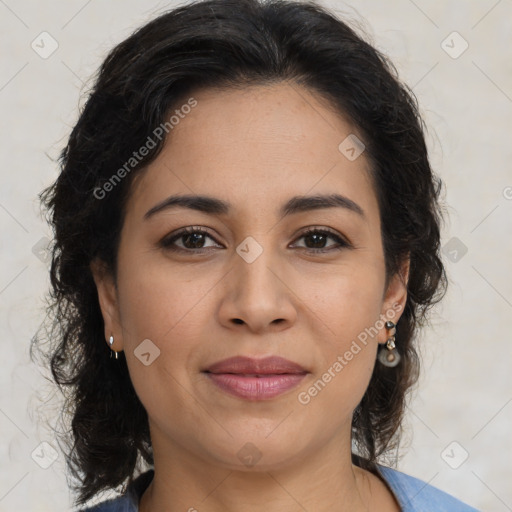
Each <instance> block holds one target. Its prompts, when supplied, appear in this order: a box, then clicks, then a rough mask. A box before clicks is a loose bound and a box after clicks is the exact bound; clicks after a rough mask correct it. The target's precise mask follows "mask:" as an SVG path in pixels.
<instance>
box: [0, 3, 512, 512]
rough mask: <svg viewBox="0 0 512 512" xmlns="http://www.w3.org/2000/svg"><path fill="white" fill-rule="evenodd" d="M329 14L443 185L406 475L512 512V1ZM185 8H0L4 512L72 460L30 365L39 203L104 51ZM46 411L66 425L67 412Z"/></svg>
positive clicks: (41, 283)
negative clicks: (405, 87) (348, 28)
mask: <svg viewBox="0 0 512 512" xmlns="http://www.w3.org/2000/svg"><path fill="white" fill-rule="evenodd" d="M322 3H323V4H324V5H327V6H330V7H332V8H333V9H335V10H336V11H337V12H338V13H339V14H340V15H344V16H345V17H347V16H348V18H349V19H353V20H355V21H356V22H357V23H359V24H360V25H361V26H362V27H364V28H365V30H366V31H367V32H368V34H369V36H370V38H371V39H372V40H373V42H374V44H375V45H376V46H377V47H378V48H380V49H382V50H383V51H384V52H385V53H387V54H388V55H389V56H391V58H392V60H393V61H394V62H395V64H396V66H397V68H398V70H399V72H400V74H401V77H402V78H403V79H404V80H405V81H407V82H408V83H409V84H410V85H411V86H412V87H413V88H414V92H415V93H416V95H417V97H418V99H419V101H420V104H421V107H422V112H423V115H424V117H425V120H426V122H427V125H428V127H429V132H428V144H429V147H430V151H431V158H432V163H433V165H434V167H435V169H436V170H437V172H438V173H439V174H440V175H441V177H442V178H443V180H444V182H445V184H446V189H447V194H446V201H447V203H448V205H449V214H450V221H449V223H448V224H447V225H446V226H445V227H444V228H443V245H445V246H446V244H449V245H448V246H447V249H446V250H445V253H446V254H445V261H446V265H447V270H448V273H449V276H450V280H451V287H450V291H449V293H448V295H447V297H446V299H445V301H444V304H443V305H442V307H438V308H437V309H436V310H435V315H434V317H433V325H432V327H431V328H430V329H429V330H428V331H426V332H425V333H424V334H423V336H422V339H421V345H422V353H423V374H422V377H421V381H420V385H419V390H418V392H417V393H416V394H415V395H414V399H413V400H412V401H411V404H410V407H409V409H408V413H407V421H406V429H407V431H408V432H413V433H408V434H407V435H406V438H405V439H404V443H403V450H402V451H403V452H404V456H403V458H402V459H401V461H400V463H399V466H398V467H399V469H401V470H403V471H405V472H408V473H410V474H412V475H414V476H417V477H419V478H422V479H423V480H425V481H427V482H430V483H431V484H432V485H435V486H437V487H440V488H441V489H444V490H447V491H449V492H450V493H452V494H453V495H455V496H457V497H459V498H461V499H463V500H464V501H466V502H467V503H469V504H471V505H473V506H475V507H477V508H480V509H482V510H485V511H496V512H502V511H506V510H512V483H511V482H512V477H511V471H510V460H511V454H512V436H511V423H512V422H511V420H512V403H511V402H512V390H511V382H512V377H511V371H510V367H511V362H512V353H511V352H512V349H511V347H512V336H511V330H510V319H511V316H512V279H511V274H512V272H511V263H512V243H511V239H512V237H511V235H512V172H511V162H512V150H511V147H512V144H511V142H512V141H511V133H510V128H511V126H512V59H511V54H510V48H511V46H512V35H511V34H512V1H511V0H500V1H496V0H478V1H477V0H473V1H464V0H447V1H436V2H433V1H425V0H416V1H412V0H396V1H393V2H382V1H379V0H354V2H351V3H350V5H349V4H347V3H344V2H341V1H329V2H327V1H325V2H322ZM175 5H177V4H176V3H171V2H168V3H166V2H158V3H156V2H151V1H147V0H146V1H143V0H130V1H126V0H124V1H121V0H111V1H109V2H106V1H101V0H89V1H85V0H72V1H66V2H64V1H63V0H61V1H53V2H50V1H40V0H38V1H36V0H22V1H15V0H0V51H1V62H0V109H1V110H0V111H1V117H2V121H1V125H0V126H1V134H0V144H1V145H2V151H1V159H2V160H1V184H2V187H1V189H0V225H1V229H2V252H1V257H2V264H1V266H0V301H1V302H0V304H1V313H0V314H1V317H0V329H1V330H0V336H1V343H2V345H1V346H2V356H3V361H2V370H1V381H0V384H1V385H0V432H1V433H2V436H1V441H0V461H1V462H0V463H1V469H0V511H10V510H30V511H34V512H35V511H52V512H56V511H57V512H59V511H66V510H70V503H71V501H70V498H71V496H70V494H69V492H68V487H67V482H66V477H65V468H64V464H63V456H62V453H60V451H59V447H58V445H57V443H56V442H55V440H54V436H53V435H52V433H51V432H50V431H48V430H46V429H44V427H43V426H41V425H40V420H39V417H38V409H37V405H38V401H37V395H36V393H39V394H40V395H41V394H42V396H47V394H48V392H49V391H50V390H51V387H48V384H46V383H45V381H44V380H43V379H42V377H40V375H39V370H38V369H37V367H36V366H35V365H33V364H32V363H31V362H30V360H29V356H28V348H29V340H30V339H31V337H32V336H33V335H34V333H35V331H36V329H37V327H38V326H39V324H40V322H41V320H42V315H43V312H44V302H43V297H44V294H45V291H46V289H47V286H48V277H47V266H46V263H45V262H44V252H43V253H42V254H43V256H41V254H39V257H36V255H35V254H34V251H33V247H34V246H36V248H37V247H38V245H37V244H39V245H40V246H42V247H43V248H44V245H45V243H46V242H45V239H44V237H49V236H50V232H49V230H48V228H47V226H46V224H45V223H44V222H43V220H42V219H41V218H40V216H39V207H38V203H37V199H36V195H37V193H38V192H39V191H40V190H41V189H42V188H43V187H44V186H46V185H48V184H49V183H50V182H51V181H53V180H54V179H55V177H56V175H57V166H56V163H55V162H54V159H55V158H56V157H57V155H58V154H59V151H60V150H61V148H62V147H63V145H64V143H65V139H66V136H67V135H68V134H69V131H70V128H71V126H72V125H73V124H74V122H75V121H76V119H77V115H78V106H79V98H80V93H81V91H85V90H86V89H87V87H86V85H87V84H90V82H87V80H88V79H89V77H91V75H92V74H93V73H94V72H95V71H96V69H97V67H98V66H99V64H100V63H101V61H102V59H103V57H104V56H105V53H106V51H107V50H108V49H110V48H111V47H113V46H114V45H115V44H116V43H118V42H120V41H121V40H122V39H124V38H125V37H126V36H128V35H129V34H130V33H131V32H132V31H133V29H134V28H135V27H137V26H139V25H141V24H142V23H143V22H145V21H147V20H149V19H150V18H152V17H153V16H154V14H156V13H157V12H160V11H161V10H163V9H165V8H166V7H172V6H175ZM43 31H47V32H48V33H49V34H51V36H52V38H54V39H55V40H56V41H57V43H58V48H57V50H56V51H55V52H54V53H53V54H52V55H50V56H49V57H48V58H46V59H43V58H42V57H41V56H40V55H39V54H38V53H36V51H34V50H33V49H32V47H31V43H32V41H35V43H34V45H36V44H38V45H39V51H40V52H42V51H48V50H49V49H50V48H51V46H50V43H51V41H50V40H49V39H48V38H47V39H45V40H44V41H43V42H44V49H43V48H42V46H43V42H41V38H43V37H47V36H40V34H41V32H43ZM453 31H457V32H458V34H460V36H461V37H462V38H463V39H461V38H460V37H459V36H457V35H450V34H452V32H453ZM443 41H445V42H444V43H443ZM464 41H467V43H468V45H469V46H468V48H467V50H466V51H464V52H463V53H462V54H461V55H460V56H458V57H457V58H453V57H454V56H456V55H457V54H458V53H460V52H461V50H462V49H463V48H464V46H465V43H464ZM449 53H451V54H452V56H450V55H449ZM84 84H86V85H84ZM454 237H455V239H453V238H454ZM41 239H42V241H41ZM464 247H466V248H467V253H465V254H464ZM36 252H37V251H36ZM57 405H58V404H57ZM44 410H45V411H46V413H47V414H48V415H49V416H50V418H54V419H55V420H56V419H57V417H58V407H56V406H55V405H53V406H51V407H50V406H49V405H48V406H46V408H45V409H44ZM454 441H455V442H456V443H457V444H451V443H452V442H454ZM41 442H46V443H48V444H49V445H51V446H53V448H55V449H56V450H57V454H58V458H57V460H56V461H55V462H54V463H53V464H51V465H50V466H49V467H48V468H47V469H43V468H42V467H40V465H38V464H37V463H36V462H35V461H34V459H35V460H38V461H39V462H40V463H43V464H44V463H45V462H46V463H47V464H49V463H51V461H52V449H51V448H49V447H48V446H47V445H43V446H42V447H41V446H39V445H40V443H41ZM34 450H35V451H34ZM32 453H34V459H33V458H32V455H31V454H32ZM466 453H467V455H468V458H467V460H464V457H465V456H466ZM463 460H464V461H463ZM462 461H463V462H462ZM451 466H453V467H456V466H459V467H458V468H457V469H453V468H452V467H451Z"/></svg>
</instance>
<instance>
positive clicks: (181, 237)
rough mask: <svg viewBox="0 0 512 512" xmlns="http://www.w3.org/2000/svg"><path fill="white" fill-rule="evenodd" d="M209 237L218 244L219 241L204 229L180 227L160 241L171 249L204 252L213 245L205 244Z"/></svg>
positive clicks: (167, 248)
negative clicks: (180, 244)
mask: <svg viewBox="0 0 512 512" xmlns="http://www.w3.org/2000/svg"><path fill="white" fill-rule="evenodd" d="M208 238H209V239H210V240H213V241H214V242H215V243H217V244H218V242H217V241H216V240H215V239H214V238H213V237H212V236H211V235H210V234H209V233H208V232H207V231H205V230H204V229H200V228H196V227H188V228H184V229H180V230H179V231H178V232H177V233H172V234H171V235H170V236H168V237H165V238H164V239H163V240H162V241H161V242H160V245H161V247H163V248H164V249H166V250H169V251H175V252H190V253H191V252H195V253H203V252H208V251H207V249H208V248H209V247H212V246H205V245H204V244H205V241H206V239H208ZM176 242H181V243H182V246H179V245H177V244H176ZM219 245H220V244H219Z"/></svg>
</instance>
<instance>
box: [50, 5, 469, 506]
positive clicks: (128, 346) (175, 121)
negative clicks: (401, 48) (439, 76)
mask: <svg viewBox="0 0 512 512" xmlns="http://www.w3.org/2000/svg"><path fill="white" fill-rule="evenodd" d="M61 161H62V171H61V174H60V176H59V177H58V179H57V181H56V182H55V183H54V184H53V185H52V186H51V187H49V188H48V189H47V190H45V191H44V192H43V193H42V200H43V203H44V204H45V206H46V207H47V208H48V209H49V210H50V211H51V215H52V218H51V220H52V223H53V227H54V230H55V247H54V252H53V263H52V269H51V280H52V286H53V292H54V309H53V311H54V315H55V320H57V322H56V323H55V326H56V327H55V328H56V331H55V332H54V333H53V336H54V339H55V340H57V345H56V346H55V347H53V349H52V352H51V354H50V356H51V367H52V370H53V373H54V377H55V379H56V382H57V383H58V384H59V385H60V386H61V387H64V386H68V389H69V392H68V403H67V405H66V407H67V409H66V410H69V411H72V415H73V417H72V434H71V436H70V437H69V439H68V442H69V445H70V447H69V455H68V464H69V468H70V471H71V473H72V475H73V476H74V477H75V478H76V479H77V480H78V482H79V483H78V485H77V487H76V489H77V490H78V498H77V500H76V503H77V504H78V505H84V504H86V502H88V501H89V500H90V499H91V498H93V497H95V496H97V495H99V493H100V492H101V491H105V490H108V489H115V488H117V487H118V486H120V485H123V484H124V488H123V493H122V495H121V496H120V497H118V498H114V499H112V500H105V501H103V502H102V503H100V504H99V505H97V506H96V507H95V508H91V509H90V510H95V511H102V512H105V511H114V510H116V511H117V510H119V511H121V510H123V511H136V510H138V511H141V512H149V511H151V512H160V511H175V510H189V511H194V510H198V511H212V512H213V511H229V510H243V511H256V510H258V511H259V510H263V509H264V510H266V511H267V512H273V511H280V512H283V511H296V510H309V511H323V510H340V511H341V510H350V511H352V512H358V511H363V510H365V511H376V510H378V511H380V512H383V511H384V512H388V511H389V512H390V511H398V510H404V511H423V510H429V511H448V510H449V511H451V512H453V511H469V510H474V509H472V508H471V507H469V506H466V505H464V504H463V503H461V502H460V501H458V500H456V499H455V498H453V497H451V496H449V495H448V494H445V493H443V492H441V491H440V490H437V489H435V488H434V487H432V486H430V485H428V484H426V483H425V482H421V481H420V480H417V479H415V478H413V477H411V476H408V475H405V474H403V473H400V472H398V471H396V470H393V469H391V468H389V467H386V466H385V465H383V464H382V461H383V456H384V455H386V454H388V453H389V452H390V451H391V450H392V449H393V448H394V447H396V446H397V443H398V441H399V436H400V425H401V420H402V416H403V411H404V407H405V400H406V394H407V391H408V390H409V389H410V388H411V386H412V385H413V384H414V383H415V382H416V380H417V375H418V367H419V364H418V359H417V353H416V350H415V347H414V340H415V338H416V334H417V330H418V328H419V327H421V325H423V324H425V323H426V320H427V312H428V310H429V308H430V306H431V305H433V304H434V303H435V302H437V301H438V300H439V299H441V297H442V296H443V294H444V292H445V289H446V277H445V272H444V268H443V265H442V262H441V260H440V258H439V241H440V234H439V223H440V218H441V216H440V206H439V203H438V198H439V192H440V188H441V182H440V180H439V179H438V178H437V177H435V175H434V174H433V172H432V170H431V168H430V165H429V161H428V156H427V150H426V146H425V141H424V136H423V131H422V121H421V118H420V116H419V114H418V110H417V105H416V100H415V98H414V96H413V94H412V93H411V92H410V91H408V89H407V87H406V86H405V85H403V84H401V83H400V81H399V80H398V78H397V77H396V72H395V71H394V68H393V66H392V65H391V64H390V63H389V62H388V61H387V60H386V59H385V58H384V57H383V56H382V55H381V54H380V53H379V52H378V51H377V50H375V49H374V48H373V47H372V46H370V45H368V44H367V43H366V42H364V41H363V40H362V39H361V38H360V37H359V36H358V35H356V33H355V32H354V31H353V30H352V29H351V28H349V27H348V26H347V25H346V24H345V23H343V22H342V21H340V20H338V19H336V18H335V17H334V16H333V15H332V14H330V13H328V12H327V11H326V10H325V9H323V8H321V7H319V6H317V5H315V4H313V3H305V2H295V3H294V2H284V1H272V2H267V3H260V2H258V1H257V0H243V1H240V0H236V1H225V0H209V1H206V2H196V3H192V4H189V5H186V6H182V7H180V8H177V9H175V10H173V11H171V12H169V13H166V14H164V15H162V16H160V17H158V18H157V19H155V20H153V21H152V22H150V23H148V24H147V25H145V26H144V27H142V28H141V29H140V30H138V31H137V32H136V33H135V34H133V35H132V36H131V37H129V38H128V39H127V40H125V41H124V42H122V43H121V44H119V45H118V46H117V47H116V48H115V49H114V50H113V51H112V52H111V53H110V54H109V56H108V57H107V58H106V60H105V62H104V63H103V65H102V67H101V69H100V73H99V76H98V78H97V81H96V84H95V87H94V89H93V91H92V93H91V95H90V98H89V99H88V101H87V104H86V106H85V108H84V109H83V111H82V113H81V115H80V118H79V120H78V122H77V124H76V126H75V127H74V129H73V131H72V133H71V136H70V138H69V142H68V144H67V147H66V148H65V150H64V151H63V154H62V159H61ZM113 354H114V357H112V356H113ZM379 461H380V462H379Z"/></svg>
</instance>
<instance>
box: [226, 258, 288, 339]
mask: <svg viewBox="0 0 512 512" xmlns="http://www.w3.org/2000/svg"><path fill="white" fill-rule="evenodd" d="M290 281H291V276H290V274H289V272H288V273H287V272H286V266H285V264H284V263H279V262H278V261H277V258H276V257H273V255H272V254H271V251H270V250H269V249H264V250H263V252H262V253H261V254H260V255H259V256H258V257H257V258H256V260H254V261H253V262H252V263H248V262H247V261H245V260H244V259H243V258H242V257H240V256H239V255H238V254H236V255H235V256H234V263H233V268H232V269H231V271H230V272H229V273H228V274H227V276H226V277H225V282H224V288H223V296H222V299H221V304H220V308H219V317H220V322H221V323H222V325H224V326H227V327H229V328H231V329H232V328H233V327H234V326H237V328H239V329H248V330H250V331H251V332H254V333H261V332H264V331H267V330H271V331H272V332H276V331H280V330H284V329H287V328H289V327H290V326H291V325H293V323H294V322H295V319H296V317H297V310H296V308H295V306H294V300H295V295H294V293H293V291H292V290H293V283H292V282H290Z"/></svg>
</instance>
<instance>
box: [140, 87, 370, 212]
mask: <svg viewBox="0 0 512 512" xmlns="http://www.w3.org/2000/svg"><path fill="white" fill-rule="evenodd" d="M192 96H193V98H194V99H195V100H196V102H197V105H196V106H195V107H194V108H193V109H192V110H190V112H189V113H188V114H186V115H182V116H180V120H179V122H178V123H177V124H176V125H175V126H174V127H173V129H172V130H171V131H170V133H169V136H168V137H167V140H166V142H165V144H164V147H163V149H162V151H161V153H160V154H159V155H158V157H157V158H156V159H155V160H154V161H153V162H152V163H151V164H150V165H149V166H148V168H147V169H146V170H145V171H144V172H143V173H142V174H141V175H140V177H138V179H137V180H135V181H134V184H133V191H132V197H131V199H130V201H132V202H133V203H134V204H132V206H134V207H135V208H137V209H142V208H146V207H148V208H149V207H151V206H153V204H154V203H156V202H158V201H160V200H162V199H163V198H165V197H166V196H167V195H170V194H171V193H172V194H205V195H210V196H215V197H219V198H227V197H229V198H230V199H229V201H230V202H231V203H233V204H234V207H235V210H236V209H237V208H238V209H240V208H243V207H244V206H247V207H249V206H251V207H253V208H254V207H258V206H261V207H265V209H266V210H268V208H269V206H270V205H272V206H273V207H274V206H275V208H276V210H277V207H278V206H280V204H282V203H284V202H285V200H286V198H288V197H291V196H294V195H301V194H302V195H306V194H313V193H324V194H325V193H334V192H339V193H342V194H343V195H345V196H347V197H350V198H351V199H353V200H354V201H356V202H358V203H363V204H365V206H366V208H364V209H365V210H370V211H371V210H375V208H376V198H375V195H374V192H373V187H372V184H371V179H370V175H369V164H368V160H367V158H366V156H365V154H364V152H363V153H362V154H361V156H359V157H358V158H356V159H354V160H351V159H349V158H347V156H346V154H344V153H343V152H342V149H343V147H345V144H346V141H347V138H348V140H349V141H350V140H352V139H351V138H352V137H354V136H356V137H359V138H362V137H361V136H360V135H358V131H357V129H356V128H355V127H354V126H353V124H352V123H351V122H350V121H349V120H348V119H346V118H344V117H343V116H342V115H341V114H340V113H339V112H338V111H337V110H335V108H334V107H333V106H331V105H329V104H328V103H327V102H326V101H325V100H324V99H323V98H322V97H320V96H319V95H316V94H315V93H313V92H310V91H308V90H307V89H304V88H302V87H301V86H299V85H296V84H293V85H292V84H285V83H282V84H274V85H270V86H251V87H248V88H245V89H241V90H240V89H221V90H219V89H205V90H201V91H197V92H196V93H194V94H193V95H192ZM185 102H186V99H185V101H184V103H185ZM175 108H179V106H178V107H176V106H175ZM340 145H341V146H342V148H341V149H340ZM139 178H140V179H139ZM146 209H147V208H146ZM235 213H236V211H235ZM238 213H240V211H239V212H238ZM377 213H378V212H377Z"/></svg>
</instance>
